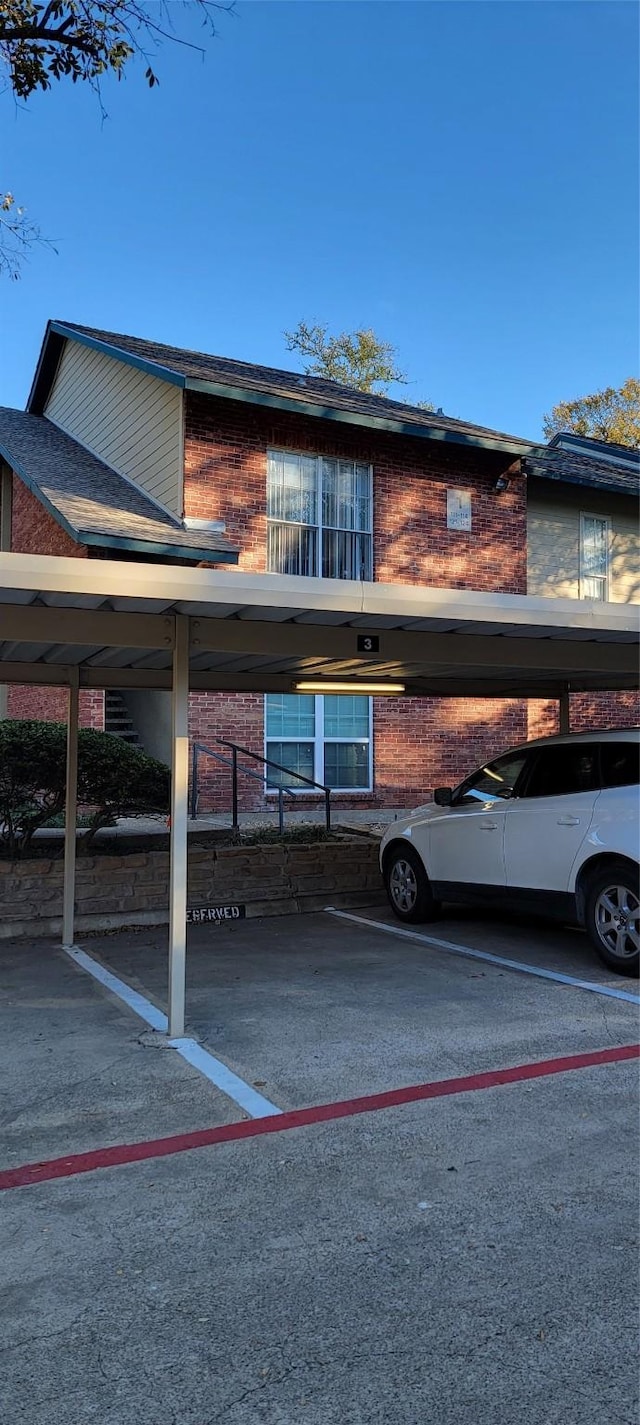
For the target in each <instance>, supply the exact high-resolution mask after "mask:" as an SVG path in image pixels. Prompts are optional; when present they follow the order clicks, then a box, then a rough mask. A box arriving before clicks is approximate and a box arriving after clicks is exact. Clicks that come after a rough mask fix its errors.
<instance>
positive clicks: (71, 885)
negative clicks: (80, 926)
mask: <svg viewBox="0 0 640 1425" xmlns="http://www.w3.org/2000/svg"><path fill="white" fill-rule="evenodd" d="M79 697H80V694H79V678H78V669H77V668H74V669H73V671H72V675H71V681H70V684H69V720H68V723H67V792H66V806H65V821H64V887H63V898H62V945H63V948H64V949H65V950H70V949H71V948H72V946H73V930H74V910H75V899H76V836H77V831H76V822H77V811H78V706H79Z"/></svg>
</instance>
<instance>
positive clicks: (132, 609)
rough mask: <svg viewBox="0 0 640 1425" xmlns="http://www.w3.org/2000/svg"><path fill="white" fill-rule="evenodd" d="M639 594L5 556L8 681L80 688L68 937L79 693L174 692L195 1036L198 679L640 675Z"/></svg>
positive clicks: (362, 686) (486, 690)
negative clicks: (507, 589) (193, 807)
mask: <svg viewBox="0 0 640 1425" xmlns="http://www.w3.org/2000/svg"><path fill="white" fill-rule="evenodd" d="M638 631H639V630H638V611H637V609H634V608H632V607H630V606H629V605H626V604H602V603H598V602H595V601H576V600H569V599H543V598H539V597H536V598H533V597H531V598H530V597H524V596H520V595H512V594H481V593H475V592H473V591H469V590H451V589H431V588H420V587H413V586H401V587H399V586H395V585H394V586H391V585H385V584H374V583H370V584H369V583H359V582H350V581H341V580H325V579H315V578H314V579H309V578H301V577H294V576H287V575H275V574H265V575H261V574H247V573H244V572H233V573H224V572H218V571H216V570H210V569H201V568H196V569H191V568H183V567H179V566H173V565H166V564H165V565H158V564H148V563H133V562H128V561H127V562H125V561H107V560H99V561H98V560H88V559H87V560H85V559H75V558H59V557H48V556H44V555H26V554H2V555H1V556H0V681H1V682H3V683H20V684H27V683H32V684H40V685H51V686H64V687H68V689H69V720H68V742H67V798H66V831H65V862H64V867H65V871H64V906H63V945H64V946H65V948H69V947H72V946H73V942H74V899H75V849H76V809H77V750H78V695H79V690H80V689H81V688H96V689H107V688H131V689H133V688H137V689H161V690H165V691H170V692H171V696H172V791H171V869H170V887H169V896H170V924H169V985H168V1018H169V1034H170V1037H171V1038H174V1039H175V1038H180V1037H181V1036H182V1035H183V1034H184V1019H185V969H186V910H187V905H186V895H187V812H188V802H187V793H188V700H189V692H190V691H202V690H213V691H228V692H241V691H247V692H252V693H265V692H285V693H290V692H296V691H299V690H300V687H301V685H302V684H304V685H305V687H307V688H308V690H309V691H311V690H313V691H317V692H323V691H327V692H331V691H343V690H344V691H356V692H360V693H369V692H371V693H373V692H375V693H376V694H383V693H385V692H389V693H392V692H393V693H402V694H407V695H411V696H417V697H461V698H465V697H482V698H487V697H489V698H490V697H495V698H529V697H535V698H545V699H548V698H555V699H557V700H558V701H559V703H560V708H561V725H562V726H564V727H565V728H566V727H567V726H568V707H569V694H570V693H572V692H596V691H607V692H612V691H620V690H627V689H633V688H636V687H637V686H638V682H639V674H638V641H639V640H638Z"/></svg>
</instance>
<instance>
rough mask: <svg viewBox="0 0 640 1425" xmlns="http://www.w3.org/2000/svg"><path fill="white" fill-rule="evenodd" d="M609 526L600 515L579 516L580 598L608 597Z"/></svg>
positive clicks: (606, 520)
mask: <svg viewBox="0 0 640 1425" xmlns="http://www.w3.org/2000/svg"><path fill="white" fill-rule="evenodd" d="M609 544H610V526H609V521H608V519H604V518H603V517H602V516H601V515H581V516H580V598H581V599H603V600H604V599H608V597H609Z"/></svg>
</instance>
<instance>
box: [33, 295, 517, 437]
mask: <svg viewBox="0 0 640 1425" xmlns="http://www.w3.org/2000/svg"><path fill="white" fill-rule="evenodd" d="M65 340H75V341H79V342H83V343H84V344H85V345H87V346H91V347H93V348H94V349H97V350H99V351H103V352H105V353H106V354H108V355H109V356H112V357H114V358H115V359H116V360H118V361H124V362H127V363H128V364H130V365H132V366H136V367H137V368H138V369H139V370H143V371H146V372H147V373H148V374H149V375H151V376H156V377H158V378H159V379H160V380H161V381H168V382H170V383H171V384H173V385H176V386H181V387H182V388H183V389H186V390H190V391H202V392H204V393H205V394H209V395H214V396H223V397H225V398H226V399H228V400H236V401H246V402H250V403H253V404H257V405H264V406H272V407H276V408H279V409H280V410H288V411H299V412H301V413H303V414H304V415H309V416H315V417H317V418H321V419H324V420H334V421H344V422H348V423H350V424H352V425H359V426H368V427H370V428H372V429H377V430H384V431H389V432H391V433H392V434H396V435H413V436H418V437H421V438H423V439H427V440H441V441H450V442H453V443H454V444H457V445H472V446H479V447H481V448H485V449H488V450H501V451H506V452H508V453H511V454H512V455H514V456H515V455H519V454H522V453H524V452H525V451H527V450H530V449H531V444H532V443H531V441H526V440H522V439H521V438H519V437H517V436H511V435H505V434H504V433H502V432H500V431H493V430H489V429H487V428H486V427H485V426H477V425H472V424H470V423H469V422H467V421H459V420H455V419H454V418H453V417H452V416H445V415H442V414H440V413H439V412H438V413H436V412H432V411H425V410H422V409H421V407H419V406H410V405H405V404H404V402H402V401H393V400H390V399H389V398H388V397H387V396H372V395H367V394H365V393H364V392H362V391H355V390H353V389H352V387H350V386H341V385H339V383H338V382H337V381H325V380H323V379H321V378H320V377H318V376H305V375H302V374H301V373H300V372H299V371H279V370H276V369H274V368H272V367H269V366H257V365H253V364H251V363H249V362H244V361H233V360H231V358H229V357H223V356H208V355H206V354H205V353H203V352H198V351H184V350H183V349H182V348H180V347H176V346H165V345H163V344H161V343H159V342H154V341H144V340H142V338H140V337H134V336H125V335H122V334H121V333H116V332H106V331H99V330H97V329H95V328H94V327H84V326H78V325H76V324H75V323H74V322H61V321H52V322H49V324H48V326H47V331H46V334H45V338H44V342H43V346H42V351H41V353H40V359H39V362H38V367H37V370H36V374H35V377H34V381H33V385H32V387H31V392H30V394H29V399H28V402H27V409H28V410H29V411H31V412H33V413H34V414H36V415H40V414H41V413H42V412H43V411H44V409H45V405H46V401H47V397H48V394H49V392H50V390H51V386H52V384H53V380H54V377H55V372H56V368H57V365H58V361H59V359H60V354H61V351H62V346H63V343H64V341H65Z"/></svg>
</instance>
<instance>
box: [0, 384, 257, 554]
mask: <svg viewBox="0 0 640 1425" xmlns="http://www.w3.org/2000/svg"><path fill="white" fill-rule="evenodd" d="M0 457H1V458H2V459H4V460H6V462H7V464H8V465H10V466H11V469H12V470H15V472H16V475H18V476H19V477H20V479H21V480H22V481H23V482H24V484H25V485H26V486H27V487H28V489H29V490H31V492H32V494H34V495H35V496H36V498H37V499H38V500H40V502H41V504H43V505H44V506H45V508H46V509H47V510H48V511H49V513H50V514H51V515H53V518H54V519H55V520H57V522H58V524H60V525H62V527H63V529H66V531H67V533H68V534H70V535H71V538H72V539H75V540H77V541H78V543H79V544H87V545H98V546H99V547H101V548H107V549H114V550H115V549H120V550H127V551H129V552H130V553H132V554H146V555H148V556H150V555H153V556H157V555H160V556H163V557H165V558H170V559H189V560H192V561H194V562H196V563H197V562H200V561H201V560H206V561H207V563H211V564H213V563H222V564H237V562H238V553H239V551H238V549H237V547H236V546H235V545H233V544H231V543H230V541H229V540H228V539H225V537H224V535H219V534H213V533H210V532H209V531H205V532H202V531H200V530H198V531H197V532H196V531H195V530H188V529H185V528H184V526H183V525H182V524H181V522H180V520H178V519H176V518H174V517H173V516H172V515H170V514H168V513H165V512H164V511H163V510H161V509H160V508H159V506H158V505H156V504H155V503H154V501H153V500H151V499H149V497H148V496H147V495H145V493H144V490H141V489H140V488H139V486H137V485H133V484H131V483H130V482H129V481H128V480H125V479H124V477H123V476H122V475H118V474H117V472H116V471H115V470H112V469H111V466H110V465H105V464H104V461H102V460H98V458H97V456H95V455H91V453H90V452H89V451H88V450H85V448H84V446H83V445H79V444H78V442H77V441H76V440H73V439H72V437H71V436H69V435H65V433H64V431H61V430H59V429H58V427H57V426H54V425H53V424H52V422H51V421H48V420H47V419H46V417H45V416H34V415H30V414H28V413H27V412H25V411H14V410H11V409H9V408H7V407H0Z"/></svg>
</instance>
